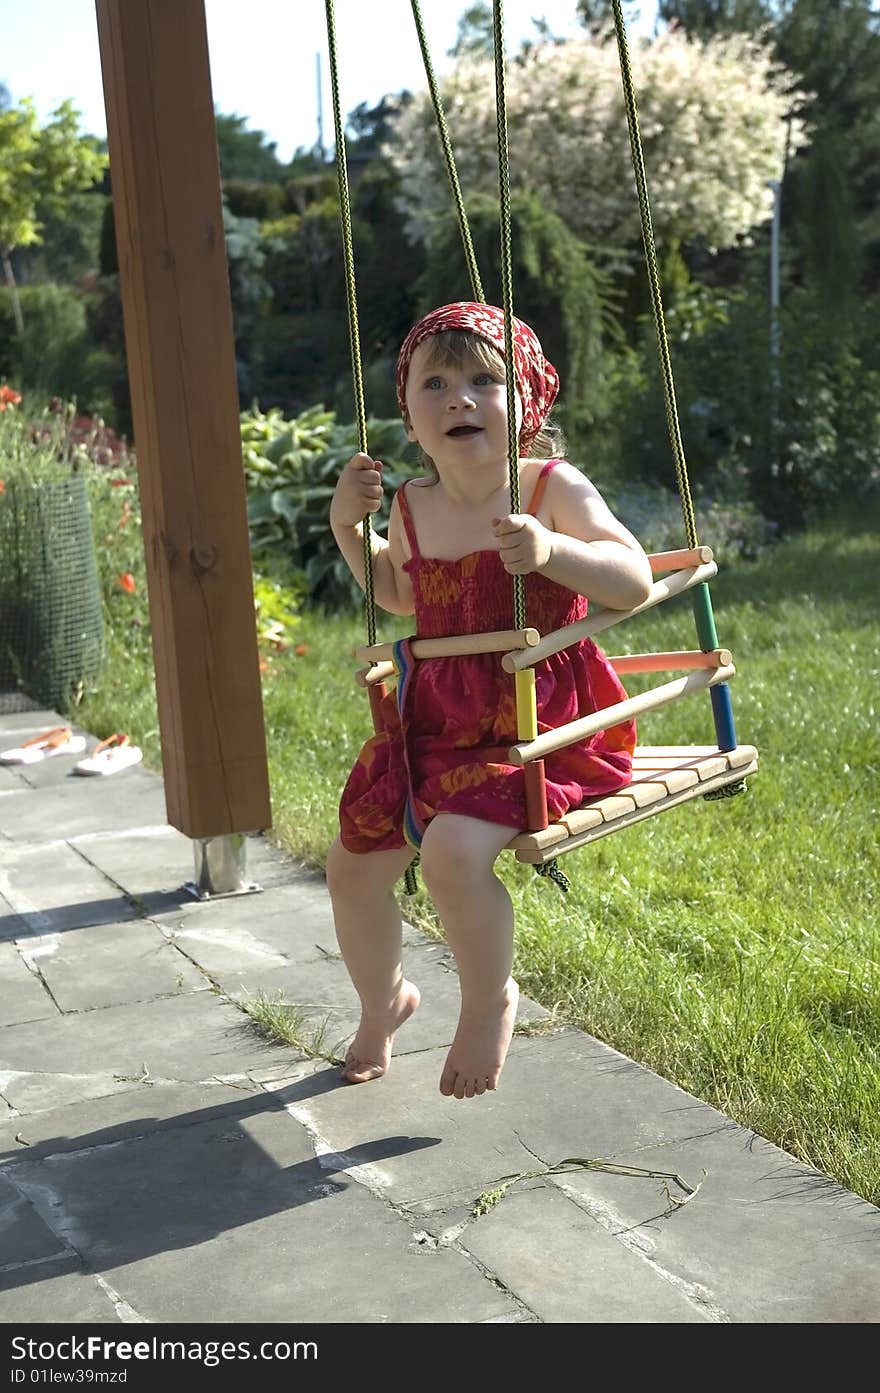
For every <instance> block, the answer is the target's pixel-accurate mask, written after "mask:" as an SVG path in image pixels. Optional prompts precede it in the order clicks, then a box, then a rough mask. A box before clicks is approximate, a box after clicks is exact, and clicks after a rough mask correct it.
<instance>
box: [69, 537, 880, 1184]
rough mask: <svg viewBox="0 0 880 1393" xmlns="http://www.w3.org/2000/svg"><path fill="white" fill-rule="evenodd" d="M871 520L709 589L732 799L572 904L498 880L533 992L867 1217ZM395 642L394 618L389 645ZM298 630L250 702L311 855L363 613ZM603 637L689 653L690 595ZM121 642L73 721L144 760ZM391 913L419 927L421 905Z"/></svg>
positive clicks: (619, 862)
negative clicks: (737, 759)
mask: <svg viewBox="0 0 880 1393" xmlns="http://www.w3.org/2000/svg"><path fill="white" fill-rule="evenodd" d="M869 523H870V525H869ZM875 524H876V516H872V517H870V518H867V519H866V518H863V520H862V522H861V523H860V524H857V525H856V526H854V527H851V528H845V527H844V526H842V525H839V526H838V525H830V524H828V525H825V526H823V527H821V528H817V529H814V530H813V531H811V532H809V533H807V534H805V535H803V536H801V537H799V538H796V539H794V540H792V541H789V542H786V543H784V544H782V545H780V546H778V547H776V548H775V549H773V550H771V551H769V552H767V553H766V554H765V555H764V557H763V558H762V559H761V560H760V561H758V562H756V563H749V564H745V563H744V564H740V565H739V566H737V567H736V568H735V569H731V570H729V571H728V572H727V573H726V574H725V575H723V576H721V577H719V579H718V581H717V582H715V584H714V585H713V597H714V602H715V609H716V618H717V622H718V630H719V637H720V641H721V643H722V644H723V645H724V646H726V647H729V648H731V649H732V650H733V653H734V660H735V661H736V663H737V666H738V676H737V678H736V679H735V680H734V683H733V684H732V694H733V700H734V711H735V714H736V720H737V727H738V734H739V738H740V741H741V742H742V743H751V744H755V745H757V746H758V748H759V752H760V759H761V764H760V772H759V774H758V775H756V776H755V778H754V779H753V780H751V785H750V790H749V792H748V794H747V795H745V796H743V797H737V798H733V799H729V800H724V801H721V802H713V803H705V802H703V800H701V799H700V800H696V801H695V802H693V803H691V804H689V805H687V806H685V807H684V808H681V809H677V810H674V811H671V812H669V813H668V814H666V815H665V816H663V817H658V818H654V819H651V820H649V821H648V822H646V823H643V824H641V825H639V826H636V827H634V828H631V829H629V830H628V831H626V832H624V833H621V834H620V835H616V836H612V837H607V838H605V839H603V840H601V841H599V842H598V843H596V844H595V845H593V846H591V847H587V848H585V849H584V850H582V851H580V852H575V853H574V854H573V855H572V856H570V857H568V858H567V860H566V862H565V863H564V869H565V870H566V872H567V873H568V874H569V876H570V877H571V880H572V888H571V892H570V894H568V895H567V896H565V895H563V894H561V892H560V891H559V890H558V889H557V888H556V887H555V886H553V885H552V884H550V883H549V882H547V881H545V880H542V879H539V878H538V877H536V876H535V875H534V874H533V872H532V871H531V870H530V868H528V867H525V866H518V865H517V864H516V863H515V862H513V860H512V858H506V862H505V865H504V867H503V870H502V874H503V876H504V879H505V881H506V883H507V884H508V886H509V888H510V890H511V893H512V895H513V897H514V901H515V904H516V909H517V924H518V928H517V965H516V971H517V975H518V977H519V980H520V982H521V984H522V986H523V987H524V989H525V990H526V991H527V992H528V993H529V995H531V996H532V997H534V998H536V999H537V1000H538V1001H540V1002H542V1003H543V1004H544V1005H545V1006H547V1007H555V1008H557V1010H558V1013H559V1016H560V1018H561V1019H564V1020H568V1021H572V1022H574V1023H575V1024H577V1025H579V1026H581V1027H582V1028H583V1029H585V1030H587V1031H589V1032H590V1033H591V1034H593V1035H596V1036H598V1037H599V1038H601V1039H603V1040H606V1041H608V1043H609V1044H611V1045H613V1046H615V1048H617V1049H619V1050H621V1051H623V1053H625V1054H627V1055H629V1056H631V1057H632V1058H634V1059H636V1060H638V1061H640V1062H641V1063H642V1064H645V1065H648V1066H649V1067H651V1068H653V1069H655V1070H657V1071H658V1072H659V1073H661V1074H663V1075H665V1076H666V1077H668V1078H670V1079H673V1080H674V1081H675V1082H676V1083H678V1084H680V1085H681V1087H682V1088H685V1089H686V1090H688V1092H691V1093H694V1094H696V1095H697V1096H698V1097H700V1098H703V1099H705V1100H706V1101H707V1102H709V1103H712V1104H714V1105H715V1106H717V1107H719V1108H720V1109H721V1110H722V1111H724V1112H725V1113H727V1114H728V1115H730V1116H731V1117H733V1118H735V1119H736V1120H737V1121H738V1122H740V1123H741V1124H742V1125H744V1126H746V1127H751V1128H754V1130H755V1131H756V1132H758V1133H760V1134H761V1135H763V1136H765V1137H768V1138H770V1139H771V1140H772V1141H775V1142H776V1143H778V1144H779V1145H780V1146H783V1147H785V1148H786V1150H788V1151H790V1152H791V1153H793V1154H794V1155H795V1156H797V1157H799V1158H801V1159H802V1160H804V1161H806V1162H808V1163H809V1164H811V1165H813V1166H816V1167H818V1168H819V1169H820V1170H822V1171H825V1172H827V1173H828V1174H829V1175H831V1176H833V1177H834V1178H835V1179H837V1180H839V1181H840V1182H841V1183H842V1184H844V1185H846V1186H847V1187H848V1188H850V1189H852V1190H854V1191H856V1192H857V1193H858V1194H861V1195H863V1196H864V1197H865V1198H866V1199H869V1200H872V1201H874V1202H875V1203H877V1202H880V1109H878V1106H877V1100H878V1098H880V1055H878V1039H880V995H878V988H880V971H878V941H877V940H878V933H877V927H876V923H877V917H878V909H877V898H878V897H877V884H878V876H877V859H878V858H877V808H876V789H877V773H878V763H880V751H878V737H877V728H876V714H875V705H876V701H875V685H876V681H877V673H878V666H880V660H878V650H880V625H878V619H877V605H876V575H877V572H878V568H880V532H878V529H877V527H876V525H875ZM400 632H401V629H400V627H399V621H398V623H397V625H396V626H395V622H394V621H391V620H389V621H388V624H387V625H386V626H385V632H384V634H383V636H391V635H392V634H395V633H400ZM295 637H296V642H297V644H300V645H301V644H304V645H305V646H306V648H307V652H306V654H305V655H304V656H299V657H295V656H292V655H291V656H289V657H288V655H284V657H283V658H282V659H281V660H279V662H278V663H277V664H276V668H275V673H274V675H273V676H272V677H271V678H269V679H268V680H267V683H266V690H265V707H266V724H267V737H268V747H269V758H270V765H271V777H272V796H273V807H274V819H275V836H276V837H277V838H278V839H279V840H280V841H281V842H282V843H283V844H284V845H285V846H286V847H288V848H289V849H290V851H292V852H293V853H294V854H295V855H297V856H298V857H301V858H303V859H304V860H306V861H309V862H312V863H318V864H320V862H321V861H322V858H323V856H324V854H325V852H326V849H327V846H328V845H329V843H330V841H331V840H332V838H333V836H334V835H335V832H336V804H337V800H338V795H339V791H340V789H341V787H342V783H343V782H344V779H345V777H346V775H347V773H348V770H349V768H350V766H351V763H352V761H353V759H354V758H355V756H356V754H357V751H358V749H359V746H360V743H361V741H362V739H364V738H365V736H366V734H367V733H368V727H369V715H368V709H367V701H366V697H365V695H364V693H363V692H362V691H361V690H360V689H359V688H356V687H355V685H354V683H353V680H352V671H353V668H354V666H355V664H354V662H353V659H352V657H351V650H352V649H353V647H354V646H355V645H356V644H357V643H359V642H362V641H363V637H362V629H361V625H360V624H359V622H358V620H357V619H352V618H350V617H344V618H343V617H329V618H328V617H327V616H324V615H316V614H307V615H304V616H303V618H302V621H301V623H300V625H299V627H298V628H297V630H296V636H295ZM604 638H605V646H606V649H607V651H609V652H613V651H625V650H628V651H633V652H636V651H642V650H644V649H646V648H657V649H663V648H674V647H693V646H695V643H694V638H693V623H692V620H691V614H690V606H689V603H688V600H687V598H686V597H685V598H683V599H680V600H677V601H673V602H671V603H670V604H669V605H666V606H664V607H662V608H661V609H659V610H654V611H653V612H652V613H651V614H649V615H647V616H643V617H642V618H641V619H640V620H638V621H635V622H633V623H632V624H630V625H628V626H625V627H624V628H622V629H616V630H613V631H611V633H609V634H606V635H605V636H604ZM115 642H116V643H117V644H118V646H117V649H116V652H115V656H114V660H113V661H112V662H111V665H110V667H109V668H108V677H107V679H106V680H105V682H104V684H103V686H102V687H101V690H100V691H99V692H97V693H93V694H89V695H88V697H87V698H86V700H85V701H84V703H83V705H82V707H81V709H80V711H79V713H78V718H79V719H80V720H81V721H82V722H84V724H85V725H86V726H87V727H88V728H90V729H92V730H94V731H95V732H96V733H99V734H104V733H107V732H108V731H110V730H111V729H120V728H124V729H127V730H129V731H131V732H132V734H133V735H135V736H137V738H138V739H139V740H140V741H141V742H142V743H143V744H144V746H145V753H146V756H147V761H148V763H150V764H152V765H153V766H154V767H157V768H158V767H159V757H158V730H157V726H156V718H155V707H154V704H153V701H152V696H151V688H150V681H149V669H148V668H147V667H146V666H145V662H144V661H143V660H142V661H140V662H132V661H131V659H130V655H126V654H124V653H123V651H122V647H121V644H119V641H118V640H115ZM662 680H664V679H663V677H662V676H661V677H653V678H650V679H648V682H650V683H654V682H657V681H662ZM643 685H644V684H643ZM628 686H629V689H630V690H631V691H632V690H637V684H636V682H634V681H630V682H629V684H628ZM639 736H640V740H641V741H642V743H645V744H659V743H679V742H686V743H690V742H693V743H711V741H712V739H713V734H712V723H711V716H710V710H709V699H708V697H707V696H705V695H697V696H695V697H692V698H689V699H688V700H687V701H685V702H681V703H678V704H677V705H675V706H674V707H672V708H667V709H666V710H664V711H660V712H657V713H655V714H654V715H651V716H648V717H646V718H644V719H643V720H642V722H641V723H640V730H639ZM405 905H406V912H407V913H408V914H409V916H410V917H412V918H414V919H416V920H417V921H418V922H419V923H421V924H423V925H425V926H426V927H428V928H429V929H430V928H432V927H433V928H434V929H435V930H436V925H432V919H431V909H430V905H429V903H428V901H427V899H426V897H425V896H424V893H423V892H420V893H419V895H418V896H417V897H416V898H415V900H413V901H410V900H407V901H406V902H405Z"/></svg>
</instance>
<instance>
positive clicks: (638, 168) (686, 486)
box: [611, 0, 697, 547]
mask: <svg viewBox="0 0 880 1393" xmlns="http://www.w3.org/2000/svg"><path fill="white" fill-rule="evenodd" d="M611 7H612V9H613V11H614V28H615V32H616V34H617V50H618V53H619V55H620V75H621V78H622V80H623V99H624V103H625V105H626V120H627V125H628V127H629V144H630V151H631V153H632V165H633V173H634V174H635V180H636V191H637V193H638V197H639V213H640V215H641V222H642V241H643V243H644V247H645V261H646V263H647V268H648V280H649V281H650V284H651V306H652V309H653V311H654V325H655V327H656V330H657V342H658V344H659V348H660V367H661V371H662V373H663V394H664V396H665V398H666V423H667V426H668V428H669V442H670V444H671V446H672V457H673V459H674V461H675V472H676V475H677V478H678V492H679V495H680V497H681V510H682V513H683V514H684V527H685V533H686V535H687V544H688V546H689V547H695V546H697V522H696V518H695V517H694V503H693V499H692V498H691V487H690V481H689V480H688V472H687V463H686V461H685V457H684V445H683V444H682V439H681V428H680V426H679V420H678V406H677V404H676V400H675V383H674V382H673V380H672V361H671V359H670V356H669V342H668V340H667V337H666V323H665V321H664V318H663V302H662V300H661V298H660V276H659V273H658V270H657V254H656V250H655V246H654V227H653V223H652V220H651V206H650V204H649V202H648V181H647V176H646V173H645V160H644V156H643V154H642V139H641V135H640V134H639V117H638V112H637V110H636V95H635V89H634V86H633V76H632V67H631V65H630V60H629V48H628V46H627V41H626V25H625V24H624V22H623V10H622V8H621V0H611Z"/></svg>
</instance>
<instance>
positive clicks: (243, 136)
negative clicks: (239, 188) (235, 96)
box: [215, 111, 287, 184]
mask: <svg viewBox="0 0 880 1393" xmlns="http://www.w3.org/2000/svg"><path fill="white" fill-rule="evenodd" d="M215 119H216V124H217V150H218V153H219V156H220V173H221V176H222V177H223V179H247V180H251V181H253V182H254V183H258V184H270V183H277V182H279V181H280V180H282V179H284V178H285V176H286V174H287V165H285V164H284V163H283V161H281V160H279V158H278V156H277V154H276V153H275V152H276V150H277V149H278V146H277V144H276V142H275V141H274V140H268V139H267V137H266V134H265V132H264V131H252V130H248V128H247V117H246V116H239V115H238V114H237V113H236V114H224V113H223V112H220V111H218V112H216V113H215Z"/></svg>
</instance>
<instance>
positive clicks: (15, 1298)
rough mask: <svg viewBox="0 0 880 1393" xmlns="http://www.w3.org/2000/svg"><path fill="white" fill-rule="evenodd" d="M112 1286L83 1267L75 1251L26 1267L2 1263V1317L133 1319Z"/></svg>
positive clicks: (94, 1321) (74, 1321)
mask: <svg viewBox="0 0 880 1393" xmlns="http://www.w3.org/2000/svg"><path fill="white" fill-rule="evenodd" d="M129 1318H130V1317H129V1314H128V1312H127V1311H125V1308H124V1306H123V1307H122V1309H121V1310H118V1309H117V1306H116V1303H115V1302H114V1300H113V1293H112V1290H111V1291H108V1290H107V1289H106V1287H105V1286H102V1285H101V1284H100V1283H99V1282H98V1280H97V1278H96V1277H94V1276H92V1275H91V1274H90V1273H87V1272H85V1271H84V1270H83V1266H82V1263H81V1261H80V1259H79V1258H78V1257H77V1256H76V1254H75V1253H72V1254H71V1255H70V1256H69V1257H63V1258H60V1259H55V1260H54V1261H52V1260H47V1261H44V1262H40V1263H39V1264H34V1265H33V1266H30V1267H28V1268H26V1269H22V1268H21V1267H20V1266H18V1265H17V1264H16V1265H13V1266H10V1267H8V1268H6V1269H4V1268H2V1267H0V1319H2V1321H3V1322H4V1324H7V1325H14V1324H21V1325H24V1324H28V1323H30V1322H33V1321H39V1322H40V1323H41V1324H51V1325H108V1324H112V1323H114V1322H116V1321H125V1322H126V1323H127V1322H128V1320H129Z"/></svg>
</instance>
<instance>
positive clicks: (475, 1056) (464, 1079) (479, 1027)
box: [440, 977, 519, 1098]
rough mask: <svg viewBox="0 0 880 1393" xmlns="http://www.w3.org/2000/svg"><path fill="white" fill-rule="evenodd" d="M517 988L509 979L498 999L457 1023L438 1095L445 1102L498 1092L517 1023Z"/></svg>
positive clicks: (469, 1010) (465, 1014)
mask: <svg viewBox="0 0 880 1393" xmlns="http://www.w3.org/2000/svg"><path fill="white" fill-rule="evenodd" d="M518 1001H519V987H518V986H517V985H516V983H515V982H514V980H513V978H512V977H511V978H510V979H509V980H508V982H507V985H506V987H505V988H504V991H503V992H502V995H501V997H500V998H499V999H497V1000H495V1001H492V1002H487V1003H486V1004H485V1006H483V1007H482V1008H481V1009H480V1010H479V1011H476V1010H474V1009H473V1007H469V1008H468V1010H467V1011H465V1009H464V1007H462V1012H461V1015H460V1017H459V1020H458V1029H457V1030H456V1032H455V1039H454V1040H453V1042H452V1048H451V1049H450V1051H449V1054H448V1055H447V1057H446V1065H445V1067H444V1069H443V1073H442V1074H441V1076H440V1092H441V1093H442V1094H443V1095H444V1097H446V1098H453V1097H454V1098H474V1097H478V1096H479V1095H480V1094H481V1093H485V1092H486V1090H487V1089H491V1088H497V1086H498V1079H499V1076H500V1074H501V1070H502V1069H503V1068H504V1061H505V1059H506V1058H507V1051H508V1049H509V1048H510V1040H511V1036H512V1035H513V1026H514V1022H515V1021H516V1007H517V1003H518Z"/></svg>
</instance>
